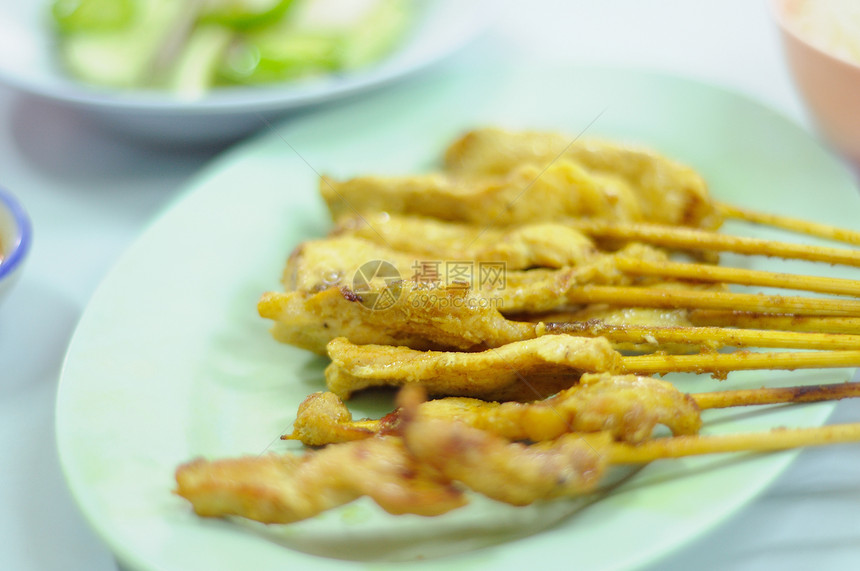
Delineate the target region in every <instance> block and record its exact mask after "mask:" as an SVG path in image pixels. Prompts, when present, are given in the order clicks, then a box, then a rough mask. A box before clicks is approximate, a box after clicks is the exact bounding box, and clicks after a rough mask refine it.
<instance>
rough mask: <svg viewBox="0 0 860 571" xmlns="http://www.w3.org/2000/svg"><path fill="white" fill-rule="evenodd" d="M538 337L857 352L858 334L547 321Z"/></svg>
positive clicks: (859, 344)
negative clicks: (577, 337)
mask: <svg viewBox="0 0 860 571" xmlns="http://www.w3.org/2000/svg"><path fill="white" fill-rule="evenodd" d="M536 329H537V331H538V332H539V334H547V335H552V334H570V335H584V336H588V337H606V338H607V339H609V340H610V341H612V342H613V343H634V344H641V345H646V346H648V345H650V346H656V347H657V348H658V349H659V348H660V347H661V346H664V345H666V344H674V345H691V346H695V347H713V348H721V347H768V348H772V349H810V350H825V351H826V350H832V351H837V350H860V335H848V334H845V335H841V334H834V333H805V332H796V331H772V330H762V329H730V328H726V327H707V326H705V327H658V326H647V325H612V324H608V323H604V322H602V321H599V320H588V321H577V322H548V323H542V324H541V323H539V324H538V325H537V328H536Z"/></svg>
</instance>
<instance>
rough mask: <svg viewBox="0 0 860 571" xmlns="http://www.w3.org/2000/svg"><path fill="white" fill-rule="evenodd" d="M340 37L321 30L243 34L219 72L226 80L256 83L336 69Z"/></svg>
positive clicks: (338, 60)
mask: <svg viewBox="0 0 860 571" xmlns="http://www.w3.org/2000/svg"><path fill="white" fill-rule="evenodd" d="M341 53H342V52H341V45H340V43H339V38H337V37H332V36H329V35H324V34H310V33H302V34H299V33H291V34H288V35H283V36H281V35H278V34H265V35H259V36H257V37H254V38H244V39H243V40H241V41H239V42H237V43H236V44H235V45H234V46H233V47H232V48H231V49H230V50H228V52H227V55H226V57H225V58H224V60H223V62H222V64H221V66H220V67H219V68H218V76H219V78H220V79H221V80H222V81H224V82H225V83H234V84H236V83H238V84H258V83H272V82H276V81H284V80H288V79H297V78H300V77H306V76H309V75H315V74H320V73H326V72H330V71H333V70H336V69H338V68H339V67H340V62H341Z"/></svg>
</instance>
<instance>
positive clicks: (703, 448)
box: [583, 423, 860, 464]
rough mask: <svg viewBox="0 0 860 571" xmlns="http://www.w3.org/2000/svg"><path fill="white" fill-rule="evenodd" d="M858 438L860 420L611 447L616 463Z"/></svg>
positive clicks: (610, 451) (675, 437) (617, 444)
mask: <svg viewBox="0 0 860 571" xmlns="http://www.w3.org/2000/svg"><path fill="white" fill-rule="evenodd" d="M588 437H589V435H584V436H583V438H586V439H588ZM858 440H860V423H854V424H834V425H830V426H818V427H812V428H793V429H787V428H782V429H774V430H771V431H770V432H751V433H741V434H726V435H718V436H674V437H668V438H655V439H653V440H647V441H645V442H642V443H641V444H623V443H617V442H614V443H612V444H611V445H610V446H609V456H610V462H611V463H613V464H644V463H648V462H651V461H653V460H660V459H664V458H681V457H683V456H697V455H701V454H719V453H726V452H774V451H777V450H788V449H791V448H799V447H803V446H823V445H827V444H839V443H848V442H856V441H858Z"/></svg>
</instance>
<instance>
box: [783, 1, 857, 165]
mask: <svg viewBox="0 0 860 571" xmlns="http://www.w3.org/2000/svg"><path fill="white" fill-rule="evenodd" d="M807 5H809V6H814V7H816V8H817V9H818V10H820V11H821V13H820V14H818V16H819V17H820V18H822V19H823V21H822V22H819V26H820V27H821V28H822V29H817V30H816V34H812V33H811V32H810V31H808V30H804V29H803V27H802V26H801V25H800V24H799V23H798V22H797V19H798V17H799V16H798V14H799V13H800V11H801V10H802V9H803V8H804V7H805V6H807ZM771 7H772V12H773V15H774V17H775V18H776V21H777V23H778V24H779V28H780V32H781V36H782V43H783V48H784V53H785V58H786V61H787V62H788V66H789V69H790V70H791V74H792V76H793V78H794V83H795V85H796V86H797V89H798V91H799V92H800V94H801V96H802V97H803V100H804V102H805V104H806V107H807V110H808V111H809V114H810V116H811V117H812V119H813V121H814V124H815V126H816V128H817V130H818V132H819V133H820V134H821V135H822V137H823V138H824V139H825V140H826V141H827V143H828V144H829V145H830V146H831V147H832V148H833V149H834V150H835V151H837V152H838V153H839V154H841V155H842V156H844V157H846V158H847V159H848V160H849V161H852V162H853V163H854V164H856V165H860V61H857V60H856V59H849V58H847V57H845V56H843V55H841V54H840V53H838V50H837V49H836V48H834V47H833V45H832V43H833V42H836V41H838V39H839V38H838V37H837V38H834V39H833V40H832V42H830V41H828V38H827V37H819V34H822V33H824V32H827V31H831V32H832V33H834V34H835V33H837V29H836V26H835V25H833V30H828V24H833V22H834V21H838V19H839V18H840V17H842V16H840V14H838V13H829V14H828V13H827V10H826V8H827V5H825V4H823V3H820V4H813V3H812V2H811V1H810V0H771ZM855 39H856V40H858V41H860V38H855Z"/></svg>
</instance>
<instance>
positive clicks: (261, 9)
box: [200, 0, 293, 30]
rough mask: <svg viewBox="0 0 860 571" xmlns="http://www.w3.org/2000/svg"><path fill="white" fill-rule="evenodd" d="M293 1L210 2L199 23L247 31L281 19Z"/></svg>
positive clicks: (234, 0)
mask: <svg viewBox="0 0 860 571" xmlns="http://www.w3.org/2000/svg"><path fill="white" fill-rule="evenodd" d="M292 4H293V0H211V1H210V2H209V3H208V4H207V5H206V7H205V8H204V9H203V11H202V12H201V14H200V22H201V23H209V24H219V25H221V26H229V27H230V28H234V29H236V30H247V29H251V28H258V27H261V26H268V25H270V24H274V23H276V22H277V21H278V20H280V19H281V18H283V16H284V14H286V12H287V10H289V9H290V6H292Z"/></svg>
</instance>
